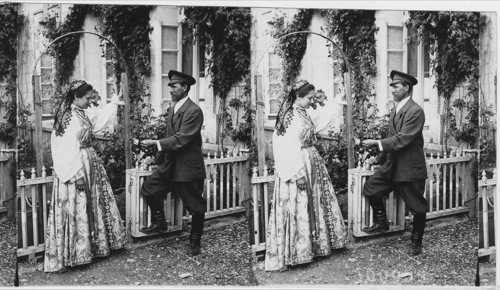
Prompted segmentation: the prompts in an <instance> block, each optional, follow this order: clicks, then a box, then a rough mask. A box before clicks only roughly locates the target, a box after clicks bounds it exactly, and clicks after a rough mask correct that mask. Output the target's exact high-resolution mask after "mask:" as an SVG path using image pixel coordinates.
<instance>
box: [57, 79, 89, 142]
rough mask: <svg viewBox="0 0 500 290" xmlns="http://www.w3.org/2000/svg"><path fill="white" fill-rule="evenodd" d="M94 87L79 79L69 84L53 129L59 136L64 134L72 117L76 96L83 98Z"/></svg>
mask: <svg viewBox="0 0 500 290" xmlns="http://www.w3.org/2000/svg"><path fill="white" fill-rule="evenodd" d="M93 89H94V88H93V87H92V86H91V85H89V84H87V83H86V82H85V81H81V80H77V81H72V82H71V83H70V84H69V88H68V90H67V91H66V94H65V95H64V99H63V101H62V102H61V104H60V105H59V108H58V109H57V111H56V114H55V117H54V127H53V130H55V131H56V135H57V136H62V134H64V130H65V129H66V127H67V126H68V123H69V119H70V117H71V104H72V103H73V101H74V100H75V98H81V97H83V96H84V95H85V94H87V93H88V92H89V91H92V90H93Z"/></svg>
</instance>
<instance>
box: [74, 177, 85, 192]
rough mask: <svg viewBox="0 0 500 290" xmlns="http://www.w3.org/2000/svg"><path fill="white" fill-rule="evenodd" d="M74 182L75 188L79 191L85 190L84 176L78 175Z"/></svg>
mask: <svg viewBox="0 0 500 290" xmlns="http://www.w3.org/2000/svg"><path fill="white" fill-rule="evenodd" d="M75 184H76V189H78V190H79V191H83V190H85V178H83V177H80V178H79V179H77V180H76V182H75Z"/></svg>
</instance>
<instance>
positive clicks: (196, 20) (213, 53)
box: [182, 7, 253, 143]
mask: <svg viewBox="0 0 500 290" xmlns="http://www.w3.org/2000/svg"><path fill="white" fill-rule="evenodd" d="M182 10H183V12H184V15H185V18H184V20H183V21H182V25H183V28H184V31H186V32H187V34H186V35H185V37H184V39H183V41H184V43H185V44H189V43H193V42H197V43H198V45H199V47H202V48H204V50H205V54H206V55H208V56H209V57H207V58H205V64H206V66H207V68H208V71H209V72H210V76H211V85H212V87H213V92H214V94H215V95H216V96H218V97H219V100H220V106H219V112H218V114H217V119H218V124H217V125H218V127H219V130H220V132H221V134H220V136H219V139H220V143H223V139H224V137H225V136H230V137H231V138H232V139H233V140H239V141H242V142H247V141H248V140H249V139H250V136H251V130H248V128H251V127H252V120H253V119H252V118H251V117H249V118H246V119H244V122H243V123H240V124H238V126H237V127H234V126H233V124H232V123H231V119H230V118H227V114H228V112H227V111H228V109H229V107H228V106H227V100H226V99H227V96H228V95H229V94H230V92H231V89H232V88H233V86H235V85H238V84H239V83H240V82H241V81H245V83H246V85H245V87H246V88H247V89H245V90H244V94H243V95H242V96H237V97H236V99H241V98H248V96H249V95H250V90H249V89H248V87H249V82H250V80H249V73H250V35H251V26H252V14H251V11H250V8H245V7H183V8H182ZM232 104H233V105H234V104H236V103H234V102H233V103H232ZM232 107H234V106H232ZM238 108H239V107H238ZM246 112H247V113H249V114H251V110H246ZM245 116H248V115H247V114H245V115H244V117H245Z"/></svg>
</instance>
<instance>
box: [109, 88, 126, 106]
mask: <svg viewBox="0 0 500 290" xmlns="http://www.w3.org/2000/svg"><path fill="white" fill-rule="evenodd" d="M111 102H112V103H114V104H117V105H125V102H124V101H123V93H122V90H121V89H120V90H119V91H118V94H114V95H113V96H112V97H111Z"/></svg>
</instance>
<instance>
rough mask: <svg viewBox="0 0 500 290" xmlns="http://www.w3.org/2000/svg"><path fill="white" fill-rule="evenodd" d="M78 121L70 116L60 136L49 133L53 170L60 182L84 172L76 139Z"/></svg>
mask: <svg viewBox="0 0 500 290" xmlns="http://www.w3.org/2000/svg"><path fill="white" fill-rule="evenodd" d="M79 127H80V122H79V121H78V118H76V117H75V116H73V117H71V120H70V121H69V124H68V126H67V127H66V129H65V130H64V133H63V134H62V136H56V134H55V131H53V132H52V135H51V149H52V150H51V151H52V161H53V162H54V171H55V172H56V175H57V177H58V178H59V180H61V181H62V182H67V181H70V180H76V179H78V177H80V176H82V175H83V174H82V173H84V171H83V170H84V165H83V162H82V159H81V155H80V142H79V141H78V132H79Z"/></svg>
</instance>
